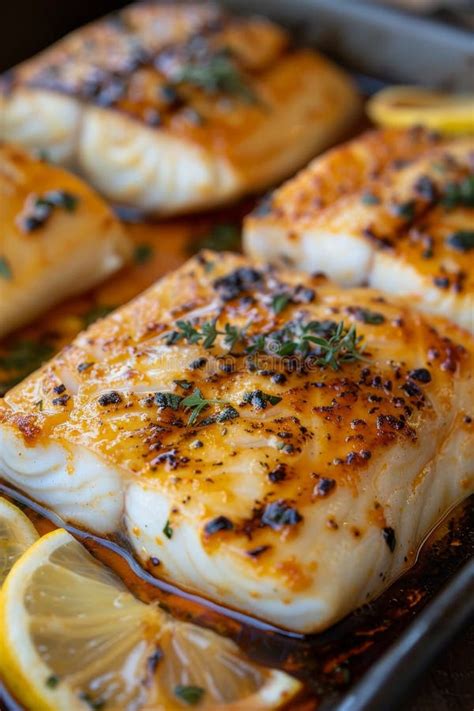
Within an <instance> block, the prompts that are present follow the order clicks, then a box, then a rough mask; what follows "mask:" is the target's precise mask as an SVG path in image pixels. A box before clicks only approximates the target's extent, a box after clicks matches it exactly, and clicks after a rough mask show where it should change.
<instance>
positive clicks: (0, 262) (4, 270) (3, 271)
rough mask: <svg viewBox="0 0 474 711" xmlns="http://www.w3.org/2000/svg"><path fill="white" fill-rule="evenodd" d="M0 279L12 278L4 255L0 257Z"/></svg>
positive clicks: (10, 269)
mask: <svg viewBox="0 0 474 711" xmlns="http://www.w3.org/2000/svg"><path fill="white" fill-rule="evenodd" d="M0 279H7V280H8V281H10V280H11V279H13V272H12V268H11V266H10V262H9V261H8V260H7V258H6V257H0Z"/></svg>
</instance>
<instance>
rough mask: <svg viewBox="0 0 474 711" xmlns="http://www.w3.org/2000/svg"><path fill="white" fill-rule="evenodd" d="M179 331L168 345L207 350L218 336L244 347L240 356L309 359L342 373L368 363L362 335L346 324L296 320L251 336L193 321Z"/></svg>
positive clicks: (231, 346)
mask: <svg viewBox="0 0 474 711" xmlns="http://www.w3.org/2000/svg"><path fill="white" fill-rule="evenodd" d="M176 327H177V330H174V331H171V333H168V334H165V338H166V343H167V344H168V345H171V344H175V343H178V342H179V341H181V340H186V341H187V342H188V343H202V345H203V346H204V348H206V349H210V348H212V347H213V346H214V344H215V341H216V339H217V337H218V336H219V335H222V336H224V344H225V345H226V346H228V347H229V349H230V350H231V351H234V349H235V348H236V347H237V345H238V344H242V347H243V351H242V353H241V355H244V354H247V355H257V354H267V355H277V356H280V357H285V356H298V357H301V358H306V357H310V358H311V360H312V362H313V363H314V364H315V365H319V366H321V367H323V368H324V367H330V368H332V369H333V370H339V369H340V368H341V366H342V365H343V364H344V363H351V362H354V361H358V360H359V361H363V360H367V358H366V357H365V356H364V354H363V352H364V346H363V343H362V341H363V338H364V337H363V336H360V335H358V334H357V330H356V327H355V325H354V324H352V325H351V326H349V327H348V326H346V325H345V323H344V321H339V323H337V322H336V321H310V322H309V323H304V322H301V321H293V322H289V323H288V324H286V325H285V326H284V327H283V328H281V329H279V330H277V331H271V332H269V333H259V334H256V335H249V334H248V327H249V325H247V326H245V327H243V328H238V327H237V326H233V325H232V324H230V323H226V324H225V326H224V330H223V331H222V330H219V329H218V328H217V326H216V320H213V321H208V322H205V323H203V324H201V326H197V325H196V326H195V325H193V324H192V323H191V322H190V321H177V322H176Z"/></svg>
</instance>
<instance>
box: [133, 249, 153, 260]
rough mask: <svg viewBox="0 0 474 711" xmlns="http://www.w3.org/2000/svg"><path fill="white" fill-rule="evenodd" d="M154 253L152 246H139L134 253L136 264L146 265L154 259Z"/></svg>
mask: <svg viewBox="0 0 474 711" xmlns="http://www.w3.org/2000/svg"><path fill="white" fill-rule="evenodd" d="M153 253H154V250H153V247H152V246H151V244H137V246H136V247H135V250H134V252H133V259H134V261H135V264H146V263H147V262H149V261H150V260H151V258H152V257H153Z"/></svg>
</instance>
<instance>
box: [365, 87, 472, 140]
mask: <svg viewBox="0 0 474 711" xmlns="http://www.w3.org/2000/svg"><path fill="white" fill-rule="evenodd" d="M366 108H367V113H368V115H369V117H370V118H371V119H372V121H373V122H374V123H376V124H379V125H381V126H387V127H389V128H408V127H409V126H415V125H421V126H426V127H427V128H430V129H433V130H436V131H440V132H442V133H447V134H457V133H474V95H473V94H443V93H441V92H437V91H430V90H429V89H422V88H419V87H412V86H393V87H388V88H387V89H382V91H379V92H378V93H377V94H375V95H374V96H373V97H372V98H371V99H369V101H368V103H367V107H366Z"/></svg>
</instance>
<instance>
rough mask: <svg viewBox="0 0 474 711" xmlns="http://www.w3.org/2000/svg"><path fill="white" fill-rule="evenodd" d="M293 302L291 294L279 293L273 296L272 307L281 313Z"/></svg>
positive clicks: (277, 312)
mask: <svg viewBox="0 0 474 711" xmlns="http://www.w3.org/2000/svg"><path fill="white" fill-rule="evenodd" d="M290 302H291V295H290V294H277V295H276V296H274V297H273V301H272V309H273V311H274V312H275V313H276V314H280V313H281V312H282V311H283V310H284V309H285V308H286V307H287V306H288V304H289V303H290Z"/></svg>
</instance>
